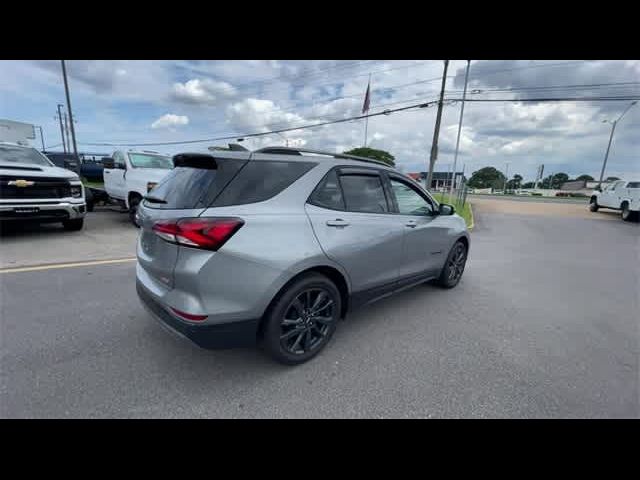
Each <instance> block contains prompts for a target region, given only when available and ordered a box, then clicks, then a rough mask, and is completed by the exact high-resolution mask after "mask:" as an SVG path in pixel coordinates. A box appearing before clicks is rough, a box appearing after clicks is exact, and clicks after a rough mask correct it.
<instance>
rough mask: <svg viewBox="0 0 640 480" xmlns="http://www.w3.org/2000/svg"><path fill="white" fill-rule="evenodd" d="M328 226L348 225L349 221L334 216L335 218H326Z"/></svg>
mask: <svg viewBox="0 0 640 480" xmlns="http://www.w3.org/2000/svg"><path fill="white" fill-rule="evenodd" d="M327 226H328V227H348V226H349V222H347V221H346V220H342V219H341V218H336V219H335V220H327Z"/></svg>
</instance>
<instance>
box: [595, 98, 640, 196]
mask: <svg viewBox="0 0 640 480" xmlns="http://www.w3.org/2000/svg"><path fill="white" fill-rule="evenodd" d="M636 103H638V102H636V101H634V102H631V104H630V105H629V106H628V107H627V108H626V109H625V110H624V112H622V115H620V116H619V117H618V119H617V120H614V121H613V122H610V121H608V120H603V121H602V123H611V124H612V125H613V126H612V127H611V135H609V144H608V145H607V153H605V154H604V162H603V163H602V170H601V171H600V180H599V181H598V189H599V190H602V178H603V177H604V170H605V168H607V159H608V158H609V149H610V148H611V141H612V140H613V133H614V132H615V131H616V125H617V124H618V122H619V121H620V120H622V117H624V114H625V113H627V112H628V111H629V109H630V108H631V107H633V106H634V105H635V104H636Z"/></svg>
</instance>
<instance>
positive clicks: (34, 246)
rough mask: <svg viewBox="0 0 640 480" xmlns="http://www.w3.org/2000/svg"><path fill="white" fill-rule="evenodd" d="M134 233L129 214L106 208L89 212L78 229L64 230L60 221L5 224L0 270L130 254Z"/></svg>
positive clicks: (1, 233) (0, 240) (0, 237)
mask: <svg viewBox="0 0 640 480" xmlns="http://www.w3.org/2000/svg"><path fill="white" fill-rule="evenodd" d="M137 236H138V229H137V228H135V227H134V226H133V225H132V224H131V223H130V222H129V216H128V215H126V214H122V213H118V212H115V211H113V210H110V209H107V208H96V210H95V211H94V212H92V213H88V214H87V216H86V218H85V224H84V228H83V229H82V230H80V231H79V232H66V231H64V229H63V228H62V224H61V223H49V224H42V225H38V224H13V225H12V224H10V223H7V224H6V225H2V226H1V228H0V243H2V249H0V269H2V268H13V267H21V266H29V265H42V264H48V263H62V262H75V261H82V260H102V259H105V258H125V257H131V256H135V254H136V249H135V241H136V238H137Z"/></svg>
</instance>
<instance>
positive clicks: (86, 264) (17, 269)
mask: <svg viewBox="0 0 640 480" xmlns="http://www.w3.org/2000/svg"><path fill="white" fill-rule="evenodd" d="M135 261H136V258H135V257H129V258H117V259H114V260H90V261H86V262H70V263H55V264H49V265H36V266H33V267H15V268H1V269H0V273H19V272H37V271H39V270H55V269H57V268H73V267H90V266H93V265H110V264H113V263H126V262H135Z"/></svg>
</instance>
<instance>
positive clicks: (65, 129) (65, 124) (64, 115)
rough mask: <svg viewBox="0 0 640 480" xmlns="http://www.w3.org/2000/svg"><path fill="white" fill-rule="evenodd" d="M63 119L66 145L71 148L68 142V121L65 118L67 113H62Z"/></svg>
mask: <svg viewBox="0 0 640 480" xmlns="http://www.w3.org/2000/svg"><path fill="white" fill-rule="evenodd" d="M62 115H63V117H64V132H65V133H66V134H67V145H69V146H71V142H70V141H69V119H68V117H67V112H63V113H62Z"/></svg>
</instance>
